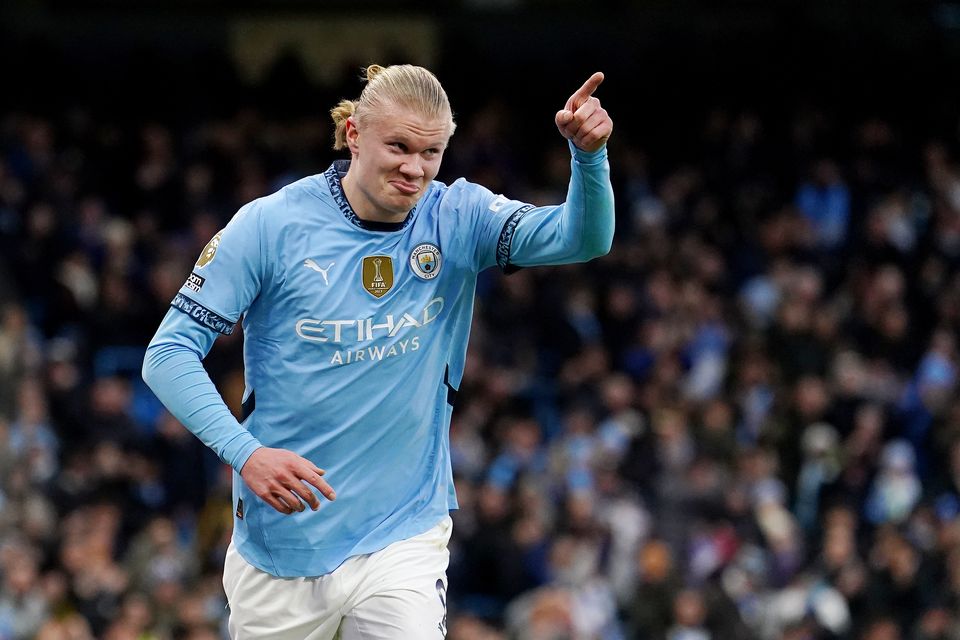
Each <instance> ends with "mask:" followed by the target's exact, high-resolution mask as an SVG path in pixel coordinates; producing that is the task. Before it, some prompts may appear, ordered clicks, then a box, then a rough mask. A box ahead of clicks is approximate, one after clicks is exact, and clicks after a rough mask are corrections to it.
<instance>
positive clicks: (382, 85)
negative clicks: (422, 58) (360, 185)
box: [330, 64, 457, 150]
mask: <svg viewBox="0 0 960 640" xmlns="http://www.w3.org/2000/svg"><path fill="white" fill-rule="evenodd" d="M364 74H365V76H366V86H364V88H363V91H361V92H360V97H359V98H357V99H356V100H341V101H340V103H339V104H338V105H337V106H335V107H334V108H333V109H331V110H330V116H331V117H332V118H333V124H334V126H335V130H334V134H333V137H334V142H333V148H334V149H337V150H339V149H344V148H346V146H347V118H349V117H350V116H354V119H355V120H357V121H358V122H360V123H363V122H364V121H366V120H367V119H368V118H370V117H376V116H377V115H379V114H381V113H384V112H385V111H388V110H389V109H390V107H392V106H399V107H405V108H408V109H411V110H413V111H416V112H417V113H420V114H422V115H424V116H428V117H436V118H440V119H446V120H448V121H449V135H453V131H454V129H456V127H457V125H456V123H455V122H454V121H453V111H452V110H451V109H450V100H449V99H448V98H447V92H446V91H444V89H443V85H441V84H440V81H439V80H438V79H437V77H436V76H435V75H433V74H432V73H431V72H430V71H428V70H426V69H424V68H423V67H418V66H416V65H412V64H395V65H391V66H389V67H382V66H380V65H378V64H372V65H370V66H369V67H367V68H366V69H365V70H364Z"/></svg>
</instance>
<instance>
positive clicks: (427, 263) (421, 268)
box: [410, 242, 443, 280]
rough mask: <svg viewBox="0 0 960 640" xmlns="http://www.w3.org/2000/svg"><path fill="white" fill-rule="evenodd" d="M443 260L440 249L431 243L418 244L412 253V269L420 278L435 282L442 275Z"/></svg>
mask: <svg viewBox="0 0 960 640" xmlns="http://www.w3.org/2000/svg"><path fill="white" fill-rule="evenodd" d="M442 264H443V260H442V258H441V257H440V248H439V247H438V246H437V245H435V244H431V243H429V242H424V243H423V244H418V245H417V246H416V247H414V249H413V251H412V252H411V253H410V268H411V269H412V270H413V273H414V275H415V276H417V277H418V278H421V279H423V280H433V279H434V278H436V277H437V276H438V275H439V274H440V267H441V266H442Z"/></svg>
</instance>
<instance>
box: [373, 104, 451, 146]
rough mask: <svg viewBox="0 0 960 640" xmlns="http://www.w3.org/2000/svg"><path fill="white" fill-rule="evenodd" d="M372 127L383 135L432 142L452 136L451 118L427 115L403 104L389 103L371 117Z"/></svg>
mask: <svg viewBox="0 0 960 640" xmlns="http://www.w3.org/2000/svg"><path fill="white" fill-rule="evenodd" d="M369 124H370V127H371V128H372V129H373V130H374V131H375V132H376V133H377V134H379V135H380V136H383V137H404V138H408V139H412V140H418V141H422V142H431V143H438V142H439V143H444V144H446V142H447V140H448V139H449V138H450V118H449V116H448V117H441V116H435V115H427V114H424V113H423V112H421V111H418V110H415V109H411V108H410V107H404V106H401V105H394V104H391V105H387V107H385V108H384V109H383V110H382V111H380V112H379V113H377V114H375V115H373V116H372V117H370V118H369Z"/></svg>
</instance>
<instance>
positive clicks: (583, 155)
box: [567, 140, 607, 164]
mask: <svg viewBox="0 0 960 640" xmlns="http://www.w3.org/2000/svg"><path fill="white" fill-rule="evenodd" d="M567 144H568V145H569V146H570V153H571V154H572V155H573V159H574V160H576V161H577V162H579V163H580V164H601V163H603V162H605V161H606V159H607V145H606V144H604V145H603V146H602V147H600V148H599V149H597V150H596V151H584V150H583V149H581V148H579V147H578V146H577V145H575V144H573V141H572V140H567Z"/></svg>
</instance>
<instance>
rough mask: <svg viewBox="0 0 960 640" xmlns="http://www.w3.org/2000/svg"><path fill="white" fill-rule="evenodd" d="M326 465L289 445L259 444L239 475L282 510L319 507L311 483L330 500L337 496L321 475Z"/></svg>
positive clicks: (251, 488)
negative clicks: (304, 456)
mask: <svg viewBox="0 0 960 640" xmlns="http://www.w3.org/2000/svg"><path fill="white" fill-rule="evenodd" d="M324 473H326V472H325V471H324V470H323V469H321V468H319V467H318V466H317V465H315V464H313V463H312V462H310V461H309V460H307V459H306V458H302V457H300V456H298V455H297V454H295V453H294V452H292V451H287V450H286V449H271V448H269V447H260V448H259V449H257V450H256V451H254V452H253V454H252V455H251V456H250V457H249V458H247V461H246V463H244V465H243V468H242V469H241V470H240V477H242V478H243V481H244V482H246V483H247V486H248V487H250V490H251V491H253V492H254V493H255V494H257V495H258V496H260V498H261V499H262V500H263V501H264V502H266V503H267V504H269V505H270V506H271V507H273V508H274V509H276V510H277V511H279V512H280V513H285V514H290V513H293V512H294V511H303V510H304V509H305V508H306V507H305V506H304V504H303V503H304V502H306V503H307V504H309V505H310V508H311V509H313V510H314V511H316V510H317V509H319V508H320V500H319V499H317V496H315V495H314V494H313V492H312V491H310V488H309V487H308V483H309V484H312V485H313V486H314V487H316V488H317V490H318V491H319V492H320V493H322V494H323V496H324V497H325V498H326V499H327V500H335V499H336V497H337V494H336V492H334V490H333V487H331V486H330V485H329V484H327V481H326V480H324V479H323V478H322V476H323V474H324Z"/></svg>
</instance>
